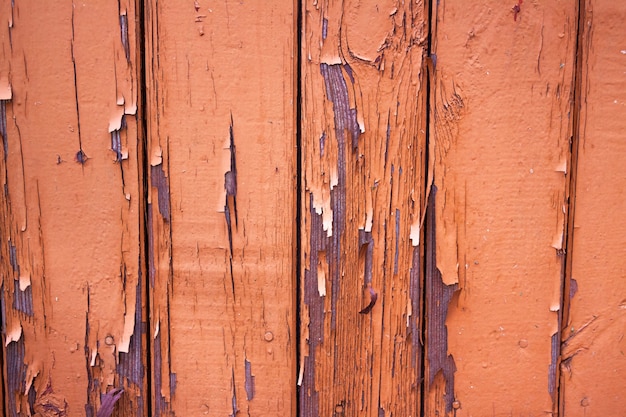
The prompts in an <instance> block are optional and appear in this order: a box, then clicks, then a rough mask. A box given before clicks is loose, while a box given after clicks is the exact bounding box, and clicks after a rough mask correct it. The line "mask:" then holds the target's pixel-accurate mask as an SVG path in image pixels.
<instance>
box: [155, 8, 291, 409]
mask: <svg viewBox="0 0 626 417" xmlns="http://www.w3.org/2000/svg"><path fill="white" fill-rule="evenodd" d="M295 10H296V6H295V4H294V3H291V2H273V3H269V4H268V3H267V2H263V1H256V2H231V1H228V2H220V3H214V2H203V1H197V2H195V3H194V2H190V3H188V4H185V5H184V6H181V5H178V4H173V3H168V2H157V1H152V2H147V4H146V14H145V18H146V22H147V32H146V70H147V87H146V92H147V103H148V106H147V111H148V121H147V123H148V165H149V196H148V200H149V205H150V207H149V208H148V229H149V236H148V248H149V259H150V261H149V270H150V274H149V285H150V299H151V307H150V309H151V316H150V317H151V325H150V330H149V336H150V338H151V341H152V342H151V344H152V351H151V359H152V377H153V380H152V388H153V393H152V394H153V409H152V411H153V414H154V415H155V416H159V415H174V414H176V415H222V416H226V415H233V416H234V415H238V414H249V415H266V416H275V415H293V414H294V412H295V406H296V403H295V372H296V371H295V352H296V333H295V319H296V316H295V313H296V312H295V287H296V285H295V284H296V283H295V274H296V269H295V267H296V262H295V259H296V258H295V253H296V252H295V249H296V242H295V231H296V224H295V219H296V207H297V204H296V184H297V183H296V174H295V173H296V161H297V160H296V136H295V130H296V129H295V106H294V102H295V100H296V97H295V86H296V78H295V77H296V58H297V53H296V49H295V48H296V32H295V24H296V19H297V15H296V11H295Z"/></svg>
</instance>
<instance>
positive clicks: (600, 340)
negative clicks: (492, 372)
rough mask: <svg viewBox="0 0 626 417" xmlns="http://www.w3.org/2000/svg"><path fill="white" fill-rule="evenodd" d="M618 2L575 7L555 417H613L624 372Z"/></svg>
mask: <svg viewBox="0 0 626 417" xmlns="http://www.w3.org/2000/svg"><path fill="white" fill-rule="evenodd" d="M625 17H626V10H625V9H624V7H623V5H621V4H618V3H615V2H610V1H606V0H588V1H584V2H582V3H581V11H580V23H579V27H580V32H579V34H578V36H579V43H580V46H579V54H578V59H579V68H580V72H579V74H578V77H579V83H580V87H579V92H580V95H579V96H578V97H576V98H577V104H578V106H579V108H578V109H577V110H579V112H580V113H579V114H578V117H577V121H578V126H577V127H578V130H577V131H576V132H575V135H576V141H575V142H574V144H573V146H575V147H576V150H577V153H576V156H577V158H576V161H575V162H576V163H575V166H574V168H573V169H574V170H575V187H573V196H572V201H573V202H574V207H575V211H574V215H573V218H572V220H571V223H572V224H571V227H570V242H569V245H570V249H569V252H568V256H569V257H570V259H569V261H570V268H569V269H568V272H569V273H568V278H569V279H570V280H571V281H570V282H569V294H568V296H569V297H567V301H568V302H567V303H566V304H565V305H566V311H565V312H564V314H565V318H564V321H563V343H562V350H561V356H562V364H561V374H562V375H561V410H560V412H561V415H564V416H572V417H576V416H595V415H620V414H623V413H624V410H625V409H626V408H625V407H624V375H626V356H625V353H626V340H625V339H624V330H625V329H626V297H625V295H624V294H625V291H626V284H625V281H624V272H625V271H626V261H625V260H624V257H623V256H621V255H620V253H621V252H622V251H623V248H624V245H625V244H626V240H625V236H626V228H625V225H626V224H625V223H624V221H623V218H622V217H623V216H622V213H623V212H624V210H625V209H626V206H625V203H624V199H623V197H622V195H621V190H624V189H625V188H626V176H625V175H624V174H623V172H624V171H623V165H624V161H625V160H626V159H625V158H626V146H625V142H624V132H625V131H626V122H625V119H624V117H623V116H624V105H626V82H625V81H624V68H625V66H624V65H625V64H626V52H625V51H624V49H626V48H625V47H624V46H622V45H620V42H622V43H623V40H624V39H625V36H626V31H625V30H624V28H623V25H622V24H621V23H619V22H621V21H622V20H623V19H624V18H625Z"/></svg>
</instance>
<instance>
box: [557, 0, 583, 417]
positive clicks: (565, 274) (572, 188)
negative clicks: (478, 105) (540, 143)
mask: <svg viewBox="0 0 626 417" xmlns="http://www.w3.org/2000/svg"><path fill="white" fill-rule="evenodd" d="M585 4H586V1H585V0H578V2H577V5H576V8H577V10H576V12H577V17H578V20H577V26H576V45H575V50H576V54H575V55H574V75H573V77H572V86H573V88H572V97H571V105H570V111H571V114H572V117H571V120H572V122H571V123H572V125H571V136H570V140H569V157H570V160H569V164H568V166H569V169H568V178H567V184H566V187H567V193H568V194H567V218H566V220H565V222H566V223H565V226H564V229H565V231H564V233H565V237H564V241H565V248H564V249H565V250H564V251H563V260H562V262H563V264H562V275H561V308H560V309H559V318H558V321H559V322H558V324H559V326H558V330H557V331H558V341H559V356H558V363H557V365H558V364H559V363H560V361H561V359H562V356H561V351H562V339H563V329H564V328H565V326H567V323H568V321H569V309H570V292H571V290H572V280H571V279H572V259H573V256H572V255H573V253H572V252H573V247H574V245H573V243H574V214H575V208H576V178H577V172H578V150H579V144H580V110H581V106H582V93H583V88H582V83H583V76H582V75H583V74H582V69H583V62H584V59H583V58H584V57H583V54H584V39H583V37H584V36H585V33H584V32H585V30H584V28H585V26H584V22H585V19H586V13H585V10H586V8H585ZM558 368H559V366H557V370H558ZM555 382H556V384H557V386H556V396H555V397H554V401H556V404H555V406H554V407H553V408H554V409H555V411H556V412H557V413H558V415H564V414H565V412H564V409H563V407H564V405H565V399H564V396H565V391H564V389H563V385H562V382H563V377H562V375H559V377H558V379H556V381H555Z"/></svg>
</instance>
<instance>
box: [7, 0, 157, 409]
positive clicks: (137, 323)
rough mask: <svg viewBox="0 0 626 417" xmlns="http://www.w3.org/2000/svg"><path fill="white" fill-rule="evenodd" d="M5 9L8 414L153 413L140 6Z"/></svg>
mask: <svg viewBox="0 0 626 417" xmlns="http://www.w3.org/2000/svg"><path fill="white" fill-rule="evenodd" d="M1 7H2V12H1V13H0V16H2V24H3V28H4V29H3V30H2V35H0V36H2V38H1V39H0V41H1V43H2V49H1V52H0V54H1V57H0V136H1V138H2V146H0V178H1V181H0V182H1V183H2V198H1V199H0V201H1V203H0V221H1V227H0V237H1V243H0V259H2V262H1V263H0V274H1V277H2V287H1V293H0V297H1V300H0V301H1V304H2V322H3V342H4V343H3V347H4V352H3V355H2V356H3V363H4V378H3V382H4V385H5V386H4V389H5V397H4V398H5V401H4V405H5V412H6V414H5V415H8V416H31V415H37V416H66V415H74V416H78V415H86V416H95V415H96V414H97V413H99V411H100V409H101V405H102V401H103V399H104V398H106V393H107V392H109V391H113V390H114V389H115V390H117V391H115V392H116V393H120V392H122V390H123V394H122V395H121V398H118V399H119V401H118V403H117V405H116V410H117V411H118V412H119V413H120V415H122V414H123V415H128V416H130V415H133V416H143V415H147V410H148V407H147V404H146V403H145V401H146V398H147V397H146V387H147V383H146V381H145V376H144V372H145V363H146V355H145V340H144V336H143V333H142V323H143V322H145V311H144V297H143V294H144V293H145V287H144V284H143V282H142V279H143V277H144V276H145V271H144V270H143V253H142V249H141V243H140V242H141V241H142V239H141V238H142V236H141V235H142V232H141V230H142V229H143V224H142V218H143V214H142V212H143V210H144V208H143V201H144V200H143V191H142V188H141V184H142V182H143V179H142V176H141V170H140V168H141V165H142V163H143V162H142V161H143V150H142V149H141V146H140V143H141V142H140V141H139V134H138V132H139V131H140V130H141V129H140V124H139V123H138V117H137V102H138V97H139V95H138V86H139V85H141V80H140V79H139V71H138V68H139V65H138V61H139V59H138V57H139V54H138V50H137V44H136V42H137V38H136V33H137V27H136V22H137V20H136V17H137V11H136V10H135V8H134V7H135V4H134V3H132V2H130V3H129V2H126V1H121V2H96V3H81V4H80V5H79V4H76V3H73V2H71V1H59V2H53V3H46V4H44V3H40V2H36V1H20V2H8V1H5V2H2V6H1ZM104 406H105V407H106V408H108V406H107V404H104ZM111 409H112V405H111ZM98 415H100V414H98Z"/></svg>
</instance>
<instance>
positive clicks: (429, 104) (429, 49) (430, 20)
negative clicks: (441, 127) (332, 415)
mask: <svg viewBox="0 0 626 417" xmlns="http://www.w3.org/2000/svg"><path fill="white" fill-rule="evenodd" d="M438 4H439V1H438V0H433V1H427V2H424V7H425V9H426V10H425V13H424V14H425V20H426V25H427V27H428V28H427V36H426V51H425V56H424V61H425V63H424V64H423V65H422V68H423V69H425V71H424V73H423V81H424V86H425V95H426V98H425V101H426V106H425V112H424V116H425V118H426V120H425V122H424V126H425V129H424V131H425V138H426V140H425V145H424V146H425V149H424V168H425V169H424V171H423V172H426V175H424V178H423V181H424V183H423V184H424V188H423V190H422V193H423V195H424V196H425V197H424V201H423V204H422V207H423V210H431V209H432V207H430V206H429V205H428V207H429V208H425V207H427V204H426V203H427V201H426V200H427V199H428V195H429V193H430V188H431V186H433V184H430V183H429V181H431V178H432V181H434V173H429V172H428V169H429V166H430V159H431V158H434V155H430V141H431V133H432V132H431V124H432V123H434V108H435V106H434V102H435V99H434V97H433V94H434V90H433V89H432V85H431V84H432V82H433V80H434V77H435V74H434V71H435V63H436V61H437V59H436V55H435V46H434V45H433V39H434V36H433V28H436V21H435V20H436V19H437V10H436V7H437V6H438ZM433 9H434V10H433ZM429 64H430V65H429ZM420 215H421V216H422V219H424V218H425V215H426V213H421V214H420ZM427 229H428V224H424V226H423V227H422V230H421V231H420V241H421V242H423V243H422V244H421V245H422V249H421V254H420V255H424V258H422V259H423V260H424V262H422V265H420V269H419V272H420V274H421V278H420V279H419V283H420V284H421V288H420V306H421V308H420V310H419V315H420V326H421V328H420V336H421V346H420V347H421V351H420V357H421V361H420V364H419V365H420V369H419V381H418V384H419V393H420V399H419V402H420V407H419V408H420V410H419V411H420V416H421V417H424V416H425V415H426V414H425V413H426V411H425V407H426V395H427V393H426V387H427V382H426V345H427V337H428V334H427V320H426V318H427V317H426V316H427V306H426V300H427V295H428V294H427V290H428V285H426V275H427V268H428V266H429V265H427V264H428V261H427V260H426V259H425V254H426V252H427V250H428V249H429V248H428V245H429V243H430V242H428V241H426V239H425V237H426V236H427V234H428V233H429V230H427Z"/></svg>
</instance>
